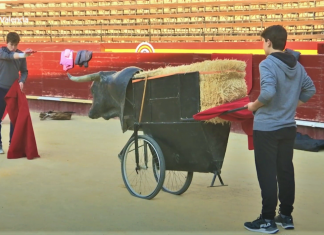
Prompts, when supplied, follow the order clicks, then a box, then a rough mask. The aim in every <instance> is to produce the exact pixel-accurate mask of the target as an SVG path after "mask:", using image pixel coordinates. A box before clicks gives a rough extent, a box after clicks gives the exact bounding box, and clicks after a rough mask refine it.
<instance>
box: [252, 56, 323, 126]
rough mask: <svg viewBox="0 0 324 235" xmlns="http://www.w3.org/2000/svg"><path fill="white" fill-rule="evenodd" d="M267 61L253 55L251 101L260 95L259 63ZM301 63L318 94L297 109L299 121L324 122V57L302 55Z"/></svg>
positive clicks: (263, 57) (262, 57)
mask: <svg viewBox="0 0 324 235" xmlns="http://www.w3.org/2000/svg"><path fill="white" fill-rule="evenodd" d="M263 59H265V56H263V55H253V64H252V74H253V88H252V92H251V94H250V98H251V100H255V99H256V98H257V97H258V95H259V94H260V73H259V67H258V66H259V63H260V62H261V61H262V60H263ZM299 62H300V63H301V64H302V65H303V66H304V67H305V69H306V72H307V73H308V75H309V76H310V77H311V78H312V80H313V81H314V84H315V86H316V94H315V95H314V96H313V97H312V98H311V99H310V100H309V101H308V102H307V104H306V105H303V106H301V107H299V108H298V109H297V115H296V118H297V119H301V120H307V121H315V122H324V108H323V107H324V55H301V56H300V59H299Z"/></svg>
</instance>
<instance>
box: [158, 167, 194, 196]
mask: <svg viewBox="0 0 324 235" xmlns="http://www.w3.org/2000/svg"><path fill="white" fill-rule="evenodd" d="M154 173H157V175H156V178H155V179H157V176H158V174H159V172H154ZM192 178H193V172H186V171H168V170H167V171H165V180H164V184H163V186H162V190H163V191H164V192H167V193H171V194H175V195H181V194H183V193H184V192H186V191H187V190H188V188H189V186H190V184H191V181H192Z"/></svg>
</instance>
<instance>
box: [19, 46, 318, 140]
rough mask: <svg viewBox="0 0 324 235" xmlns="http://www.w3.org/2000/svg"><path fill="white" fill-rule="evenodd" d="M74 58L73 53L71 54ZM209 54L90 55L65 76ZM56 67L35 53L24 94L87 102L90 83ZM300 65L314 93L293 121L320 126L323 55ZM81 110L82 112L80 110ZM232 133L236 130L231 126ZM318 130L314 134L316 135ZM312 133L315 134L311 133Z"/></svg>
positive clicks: (54, 56)
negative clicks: (304, 70)
mask: <svg viewBox="0 0 324 235" xmlns="http://www.w3.org/2000/svg"><path fill="white" fill-rule="evenodd" d="M75 54H76V53H75ZM211 56H212V55H210V54H163V53H159V54H155V53H147V54H145V53H125V54H121V53H102V52H94V53H93V59H92V60H91V61H90V62H89V67H88V68H84V67H82V68H80V67H79V66H75V67H74V68H73V69H71V70H69V71H68V72H69V73H70V74H72V75H84V74H89V73H95V72H98V71H119V70H122V69H123V68H125V67H128V66H137V67H140V68H142V69H145V70H147V69H155V68H159V67H165V66H167V65H171V66H177V65H182V64H190V63H195V62H199V61H204V60H210V59H211ZM252 58H253V59H252V91H251V93H250V97H251V99H252V100H254V99H256V98H257V97H258V94H259V92H260V80H259V79H260V74H259V63H260V62H261V61H262V60H263V59H264V58H265V56H264V55H253V57H252ZM59 63H60V52H38V53H37V54H35V56H31V57H29V58H28V59H27V64H28V70H29V76H28V79H27V82H26V85H25V93H26V94H27V95H34V96H50V97H64V98H79V99H91V93H90V89H89V88H90V85H91V82H86V83H76V82H72V81H70V80H69V79H68V77H67V72H65V71H63V68H62V66H61V65H60V64H59ZM300 63H301V64H303V65H304V66H305V69H306V71H307V73H308V74H309V75H310V77H311V78H312V79H313V80H314V83H315V86H316V89H317V93H316V95H315V96H314V97H313V98H312V99H311V100H310V101H309V102H308V103H307V105H304V106H302V107H300V108H298V110H297V118H298V119H301V120H307V121H314V122H324V108H323V107H324V55H302V56H301V57H300ZM29 104H30V107H31V109H32V110H35V111H48V110H61V111H67V110H69V111H75V112H78V113H80V114H86V113H87V111H88V109H89V106H90V105H89V104H73V103H70V104H67V103H66V102H55V101H37V100H30V101H29ZM83 107H84V109H83ZM233 129H237V130H238V129H239V128H237V127H235V125H233ZM302 129H304V131H303V132H304V133H308V129H311V132H309V134H311V135H312V136H315V137H317V138H319V137H320V138H322V139H324V129H320V128H306V129H305V128H302ZM317 129H318V131H317ZM314 130H315V131H314Z"/></svg>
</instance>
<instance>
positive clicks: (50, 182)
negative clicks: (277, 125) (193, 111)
mask: <svg viewBox="0 0 324 235" xmlns="http://www.w3.org/2000/svg"><path fill="white" fill-rule="evenodd" d="M32 119H33V125H34V131H35V135H36V139H37V144H38V150H39V154H40V155H41V158H40V159H36V160H32V161H29V160H27V159H25V158H24V159H18V160H8V159H6V154H4V155H1V156H0V188H1V193H0V234H1V235H2V234H33V235H34V234H147V235H148V234H149V235H151V234H235V235H236V234H256V233H253V232H249V231H247V230H245V229H244V227H243V223H244V222H246V221H251V220H254V219H256V217H257V216H258V215H259V214H260V210H261V196H260V189H259V185H258V182H257V177H256V172H255V166H254V158H253V151H248V150H247V138H246V136H244V135H240V134H233V133H231V134H230V139H229V143H228V148H227V153H226V157H225V161H224V167H223V169H222V177H223V180H224V182H225V183H226V184H228V185H229V186H228V187H218V188H207V186H208V185H209V184H210V182H211V180H212V174H202V173H195V174H194V178H193V182H192V184H191V186H190V188H189V190H188V191H187V192H186V193H185V194H183V195H181V196H174V195H171V194H168V193H165V192H162V191H161V192H160V193H159V194H158V195H157V196H156V197H155V198H154V199H153V200H143V199H138V198H135V197H133V196H131V195H130V194H129V193H128V191H127V189H126V188H125V186H124V183H123V180H122V177H121V169H120V162H119V160H118V158H117V154H118V153H119V151H120V150H121V148H122V147H123V146H124V144H125V143H126V141H127V140H128V138H129V136H130V135H131V132H126V133H124V134H123V133H122V131H121V127H120V123H119V121H118V120H111V121H105V120H103V119H99V120H92V119H89V118H88V117H82V116H72V120H71V121H53V120H46V121H40V120H39V118H38V113H32ZM2 135H3V142H4V150H5V151H7V149H8V144H7V143H8V135H9V124H8V120H5V121H4V124H3V130H2ZM294 163H295V171H296V202H295V211H294V214H293V215H294V220H295V227H296V229H295V230H294V231H285V230H283V229H281V228H280V232H279V234H305V235H306V234H307V235H309V234H324V223H323V218H324V183H323V179H324V170H323V169H324V151H321V152H318V153H310V152H304V151H295V158H294Z"/></svg>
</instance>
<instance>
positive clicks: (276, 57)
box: [268, 52, 297, 79]
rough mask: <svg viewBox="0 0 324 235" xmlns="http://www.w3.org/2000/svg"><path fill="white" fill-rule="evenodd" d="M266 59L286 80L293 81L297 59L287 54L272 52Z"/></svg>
mask: <svg viewBox="0 0 324 235" xmlns="http://www.w3.org/2000/svg"><path fill="white" fill-rule="evenodd" d="M268 58H269V59H270V60H272V61H273V62H274V63H275V64H276V65H277V66H278V67H279V68H280V69H281V70H283V71H284V73H285V74H286V75H287V77H288V78H290V79H294V78H295V77H296V73H297V66H296V65H297V59H296V57H295V56H293V55H292V54H291V53H289V52H274V53H271V54H270V55H269V56H268Z"/></svg>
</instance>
